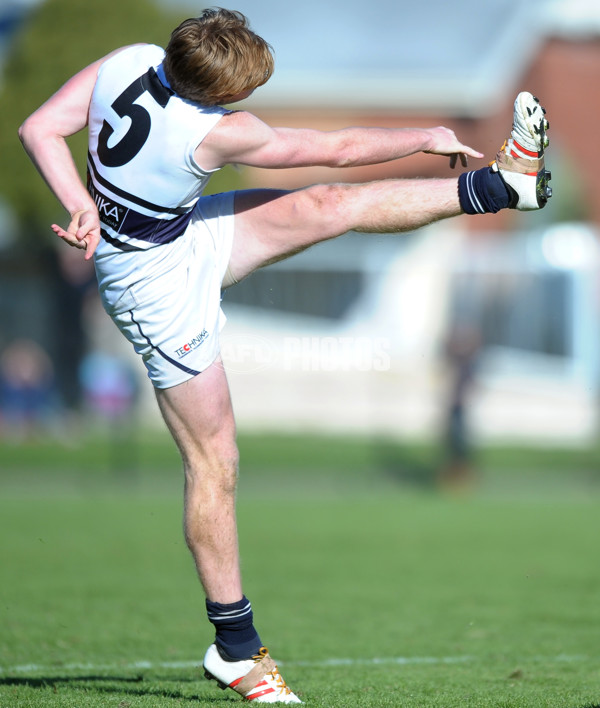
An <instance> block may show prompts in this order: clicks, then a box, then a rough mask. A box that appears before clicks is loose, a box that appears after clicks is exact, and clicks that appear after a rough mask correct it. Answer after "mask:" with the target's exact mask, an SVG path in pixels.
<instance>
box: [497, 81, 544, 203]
mask: <svg viewBox="0 0 600 708" xmlns="http://www.w3.org/2000/svg"><path fill="white" fill-rule="evenodd" d="M545 114H546V111H545V110H544V108H542V106H541V105H540V102H539V101H538V99H537V98H536V97H535V96H533V95H532V94H530V93H528V92H527V91H523V92H522V93H520V94H519V95H518V96H517V98H516V99H515V105H514V111H513V127H512V131H511V133H510V138H508V140H506V141H505V143H504V145H503V146H502V147H501V148H500V151H499V152H498V154H497V155H496V159H495V161H494V162H492V163H491V168H492V169H493V170H494V171H496V172H499V173H500V176H501V177H502V179H503V180H504V183H505V184H506V186H507V187H508V191H509V192H510V194H511V202H510V204H509V208H510V209H519V210H520V211H531V210H533V209H541V208H542V207H544V206H545V205H546V202H547V201H548V199H549V198H550V197H551V196H552V188H551V187H549V186H548V182H549V180H550V177H551V174H550V172H549V171H548V170H546V169H545V168H544V148H546V147H548V138H547V137H546V130H548V128H549V124H548V121H547V120H546V117H545Z"/></svg>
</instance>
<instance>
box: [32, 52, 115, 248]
mask: <svg viewBox="0 0 600 708" xmlns="http://www.w3.org/2000/svg"><path fill="white" fill-rule="evenodd" d="M117 51H120V50H117ZM114 53H115V52H113V53H112V54H114ZM112 54H109V55H108V56H112ZM108 56H107V57H104V58H103V59H100V60H98V61H96V62H94V63H93V64H90V65H89V66H88V67H86V68H85V69H83V70H82V71H80V72H79V73H77V74H75V76H73V77H72V78H71V79H69V80H68V81H67V82H66V83H65V84H64V85H63V86H62V87H61V88H60V89H59V90H58V91H57V92H56V93H55V94H54V95H53V96H51V97H50V98H49V99H48V100H47V101H46V102H45V103H44V104H43V105H42V106H40V108H38V109H37V110H36V111H35V112H34V113H32V114H31V115H30V116H29V117H28V118H27V119H26V120H25V121H24V122H23V124H22V125H21V126H20V128H19V137H20V139H21V141H22V143H23V146H24V148H25V150H26V151H27V154H28V155H29V157H30V158H31V160H32V162H33V164H34V165H35V166H36V168H37V170H38V172H39V173H40V174H41V176H42V177H43V178H44V180H45V181H46V183H47V184H48V186H49V187H50V189H51V190H52V192H53V193H54V195H55V196H56V198H57V199H58V200H59V202H60V203H61V204H62V205H63V207H64V208H65V209H66V210H67V211H68V212H69V214H70V216H71V221H70V224H69V226H68V227H67V229H66V230H65V229H62V228H61V227H60V226H57V225H56V224H53V225H52V229H53V231H54V232H55V233H56V234H57V235H58V236H60V238H62V239H63V240H64V241H65V242H66V243H68V244H69V245H71V246H75V247H77V248H81V249H85V258H86V259H89V258H91V257H92V255H93V253H94V250H95V249H96V246H97V245H98V242H99V240H100V220H99V216H98V211H97V209H96V205H95V204H94V201H93V199H92V198H91V196H90V195H89V193H88V191H87V189H86V187H85V185H84V184H83V181H82V180H81V178H80V176H79V172H78V170H77V167H76V166H75V162H74V161H73V156H72V155H71V151H70V150H69V147H68V145H67V143H66V138H67V137H68V136H70V135H73V134H75V133H77V132H79V131H80V130H82V129H83V128H85V126H86V125H87V122H88V110H89V106H90V100H91V97H92V91H93V89H94V85H95V83H96V78H97V76H98V69H99V67H100V65H101V64H102V62H103V61H105V60H106V59H107V58H108Z"/></svg>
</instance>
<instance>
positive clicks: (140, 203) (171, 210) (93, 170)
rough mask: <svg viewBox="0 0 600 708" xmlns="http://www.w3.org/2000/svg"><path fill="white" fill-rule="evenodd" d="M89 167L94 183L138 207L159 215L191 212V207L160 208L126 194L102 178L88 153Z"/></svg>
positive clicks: (157, 205) (133, 195)
mask: <svg viewBox="0 0 600 708" xmlns="http://www.w3.org/2000/svg"><path fill="white" fill-rule="evenodd" d="M88 167H89V171H90V172H91V173H93V176H94V181H95V182H97V183H98V184H100V185H102V186H103V187H105V188H106V189H109V190H110V191H111V192H113V194H117V195H118V196H119V197H122V198H123V199H126V200H127V201H128V202H132V203H133V204H137V205H138V206H141V207H143V208H144V209H150V210H151V211H155V212H157V213H159V214H176V215H180V214H187V212H188V211H189V209H190V208H189V207H165V206H160V204H153V203H152V202H147V201H146V200H145V199H140V197H136V196H135V194H130V193H129V192H126V191H125V190H124V189H120V188H119V187H116V186H115V185H114V184H112V183H111V182H109V181H108V180H107V179H105V178H104V177H102V175H101V174H100V173H99V172H98V168H97V167H96V163H95V162H94V160H93V158H92V156H91V154H90V153H89V152H88Z"/></svg>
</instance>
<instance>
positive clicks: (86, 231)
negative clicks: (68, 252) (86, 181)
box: [52, 209, 100, 261]
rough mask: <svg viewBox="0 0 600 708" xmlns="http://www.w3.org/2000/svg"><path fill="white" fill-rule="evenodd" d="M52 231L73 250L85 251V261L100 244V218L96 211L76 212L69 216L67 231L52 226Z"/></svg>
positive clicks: (55, 225)
mask: <svg viewBox="0 0 600 708" xmlns="http://www.w3.org/2000/svg"><path fill="white" fill-rule="evenodd" d="M52 231H54V233H55V234H56V235H57V236H58V237H59V238H61V239H62V240H63V241H65V243H68V244H69V246H73V247H74V248H81V249H85V260H86V261H88V260H89V259H90V258H91V257H92V256H93V255H94V251H95V250H96V247H97V245H98V243H99V242H100V218H99V217H98V212H97V211H96V209H84V210H82V211H76V212H75V213H74V214H73V215H72V216H71V221H70V222H69V225H68V226H67V229H66V230H65V229H63V228H62V227H61V226H58V225H57V224H52Z"/></svg>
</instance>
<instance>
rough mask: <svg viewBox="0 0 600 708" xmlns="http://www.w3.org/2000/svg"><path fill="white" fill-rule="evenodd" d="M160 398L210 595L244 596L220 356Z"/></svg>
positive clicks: (189, 532)
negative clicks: (180, 461)
mask: <svg viewBox="0 0 600 708" xmlns="http://www.w3.org/2000/svg"><path fill="white" fill-rule="evenodd" d="M156 397H157V400H158V404H159V407H160V410H161V412H162V415H163V417H164V419H165V422H166V424H167V426H168V428H169V430H170V431H171V434H172V435H173V438H174V439H175V442H176V443H177V446H178V448H179V451H180V453H181V457H182V459H183V468H184V472H185V493H184V531H185V539H186V542H187V545H188V547H189V549H190V551H191V553H192V556H193V557H194V561H195V563H196V568H197V570H198V575H199V577H200V581H201V583H202V585H203V587H204V590H205V592H206V597H207V598H208V600H211V601H214V602H219V603H232V602H236V601H238V600H240V598H241V597H242V594H243V593H242V583H241V578H240V568H239V555H238V538H237V527H236V519H235V490H236V481H237V471H238V452H237V447H236V443H235V422H234V417H233V410H232V407H231V399H230V396H229V387H228V384H227V379H226V376H225V371H224V369H223V366H222V365H221V363H220V361H216V362H215V363H213V364H212V365H211V366H210V367H209V368H208V369H206V371H203V372H202V373H201V374H199V375H198V376H195V377H194V378H192V379H189V380H188V381H186V382H185V383H182V384H179V385H178V386H174V387H173V388H169V389H162V390H160V389H157V390H156Z"/></svg>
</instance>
